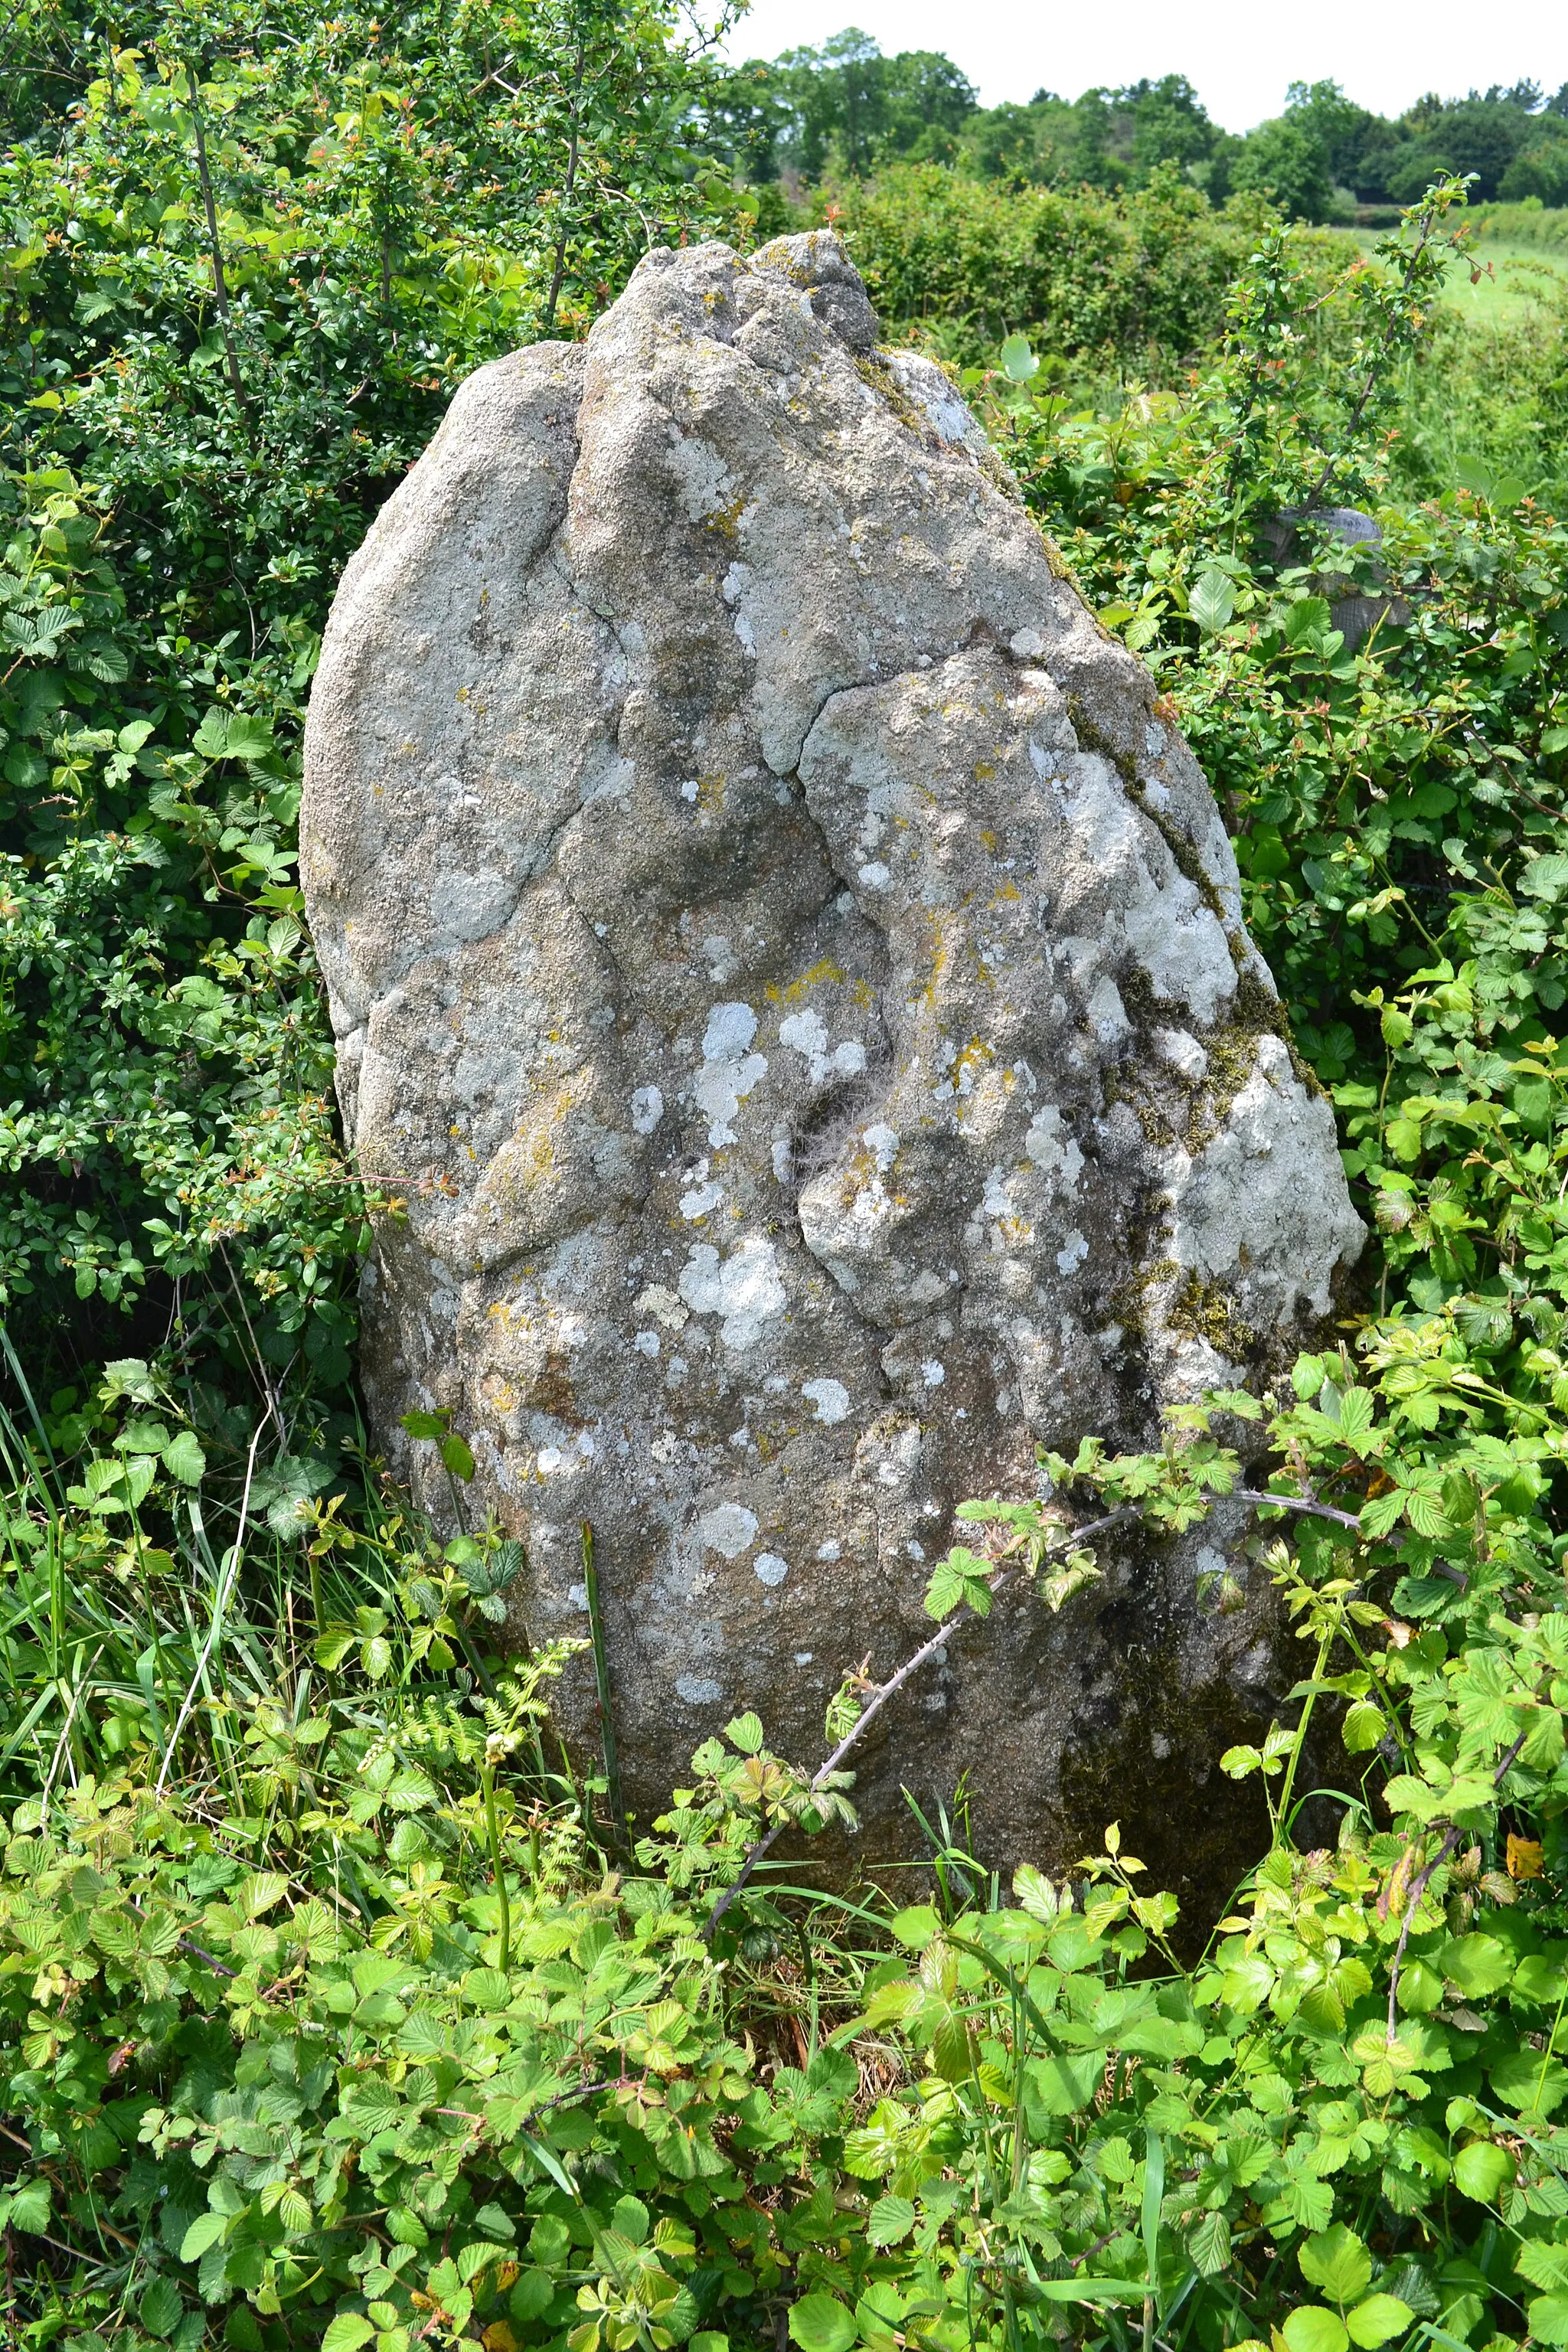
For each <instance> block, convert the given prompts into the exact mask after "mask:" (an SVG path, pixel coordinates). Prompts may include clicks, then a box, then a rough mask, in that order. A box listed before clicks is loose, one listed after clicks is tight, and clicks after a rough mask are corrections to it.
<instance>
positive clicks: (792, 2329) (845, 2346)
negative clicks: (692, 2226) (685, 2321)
mask: <svg viewBox="0 0 1568 2352" xmlns="http://www.w3.org/2000/svg"><path fill="white" fill-rule="evenodd" d="M855 2332H856V2331H855V2322H854V2319H853V2318H852V2317H851V2315H850V2314H849V2313H848V2312H847V2311H846V2309H845V2307H844V2305H842V2304H841V2303H840V2302H838V2300H837V2297H836V2296H834V2295H831V2294H822V2293H821V2292H820V2291H818V2293H816V2294H805V2295H802V2297H801V2298H800V2301H799V2302H798V2303H793V2304H791V2305H790V2313H789V2333H790V2341H791V2343H792V2344H798V2345H799V2347H800V2352H849V2347H850V2345H851V2344H853V2343H854V2341H855ZM322 2352H326V2347H322Z"/></svg>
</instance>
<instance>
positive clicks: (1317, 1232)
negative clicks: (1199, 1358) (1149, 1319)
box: [1167, 1034, 1362, 1322]
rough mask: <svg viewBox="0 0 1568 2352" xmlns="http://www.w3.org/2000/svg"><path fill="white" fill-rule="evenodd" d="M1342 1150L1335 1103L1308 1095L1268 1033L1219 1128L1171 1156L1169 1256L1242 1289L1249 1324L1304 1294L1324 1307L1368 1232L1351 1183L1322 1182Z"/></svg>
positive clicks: (1289, 1307)
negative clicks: (1191, 1150)
mask: <svg viewBox="0 0 1568 2352" xmlns="http://www.w3.org/2000/svg"><path fill="white" fill-rule="evenodd" d="M1333 1148H1334V1121H1333V1113H1332V1111H1331V1109H1330V1108H1329V1106H1328V1104H1327V1103H1326V1102H1325V1101H1324V1100H1323V1098H1322V1097H1321V1096H1314V1095H1309V1094H1308V1092H1307V1090H1306V1088H1305V1087H1303V1086H1302V1084H1301V1082H1300V1079H1299V1078H1298V1077H1297V1076H1296V1074H1295V1071H1294V1070H1293V1069H1292V1068H1291V1066H1290V1056H1289V1052H1288V1050H1287V1049H1286V1046H1285V1045H1284V1044H1283V1042H1282V1040H1281V1039H1279V1037H1276V1036H1274V1035H1272V1034H1265V1035H1264V1036H1261V1037H1260V1038H1259V1039H1258V1050H1257V1055H1256V1057H1255V1059H1254V1062H1253V1066H1252V1074H1251V1076H1249V1077H1248V1079H1247V1083H1246V1085H1245V1086H1244V1087H1242V1088H1241V1090H1240V1092H1239V1093H1238V1094H1237V1096H1236V1097H1235V1099H1234V1101H1233V1102H1232V1103H1231V1105H1230V1108H1229V1110H1228V1111H1227V1113H1226V1122H1225V1125H1224V1127H1223V1128H1222V1129H1220V1131H1219V1133H1218V1134H1217V1135H1216V1136H1215V1137H1214V1138H1213V1139H1212V1140H1211V1141H1210V1142H1209V1143H1208V1144H1207V1145H1206V1146H1205V1149H1204V1150H1203V1152H1202V1153H1201V1154H1200V1155H1199V1157H1198V1158H1197V1160H1192V1159H1190V1158H1189V1157H1188V1155H1187V1154H1186V1153H1185V1152H1184V1151H1183V1150H1180V1149H1179V1148H1178V1149H1176V1150H1173V1151H1172V1152H1171V1153H1170V1155H1169V1157H1168V1162H1167V1169H1168V1179H1169V1189H1168V1192H1167V1199H1168V1202H1169V1206H1170V1235H1171V1238H1170V1251H1171V1255H1172V1256H1173V1258H1175V1259H1176V1261H1177V1263H1178V1264H1179V1265H1184V1266H1186V1267H1189V1268H1191V1270H1192V1271H1193V1272H1194V1274H1196V1275H1197V1276H1198V1277H1199V1279H1200V1281H1203V1282H1205V1283H1219V1284H1222V1285H1226V1286H1229V1287H1231V1288H1233V1289H1234V1290H1235V1291H1236V1293H1237V1297H1238V1298H1239V1300H1240V1302H1241V1306H1242V1311H1243V1313H1244V1315H1245V1317H1246V1318H1247V1320H1248V1321H1249V1322H1259V1321H1265V1320H1268V1321H1272V1320H1274V1319H1276V1318H1283V1317H1285V1316H1287V1315H1289V1314H1290V1313H1291V1312H1292V1311H1294V1310H1295V1308H1296V1307H1297V1305H1298V1302H1299V1301H1303V1300H1304V1301H1305V1302H1306V1303H1307V1304H1308V1305H1309V1306H1310V1307H1311V1308H1312V1310H1313V1311H1314V1312H1315V1313H1316V1314H1319V1315H1326V1314H1327V1313H1328V1312H1329V1308H1330V1306H1331V1292H1330V1277H1331V1275H1332V1273H1333V1270H1334V1267H1335V1265H1337V1264H1339V1263H1341V1262H1342V1260H1345V1259H1352V1258H1353V1257H1354V1256H1355V1255H1356V1253H1357V1251H1358V1249H1359V1247H1360V1244H1361V1239H1362V1227H1361V1223H1360V1220H1359V1219H1358V1218H1357V1216H1356V1214H1355V1212H1354V1211H1353V1210H1352V1207H1351V1205H1350V1202H1349V1199H1348V1198H1347V1196H1346V1194H1345V1192H1344V1190H1343V1187H1342V1186H1339V1185H1334V1184H1331V1183H1326V1182H1325V1181H1323V1172H1322V1171H1323V1168H1324V1164H1325V1160H1326V1158H1327V1156H1328V1154H1329V1153H1331V1151H1332V1150H1333Z"/></svg>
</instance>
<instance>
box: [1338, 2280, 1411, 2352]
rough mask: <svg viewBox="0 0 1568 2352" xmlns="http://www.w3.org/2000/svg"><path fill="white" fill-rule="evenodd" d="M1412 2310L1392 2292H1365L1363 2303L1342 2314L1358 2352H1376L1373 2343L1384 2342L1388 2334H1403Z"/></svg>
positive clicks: (1409, 2321) (1375, 2345) (1388, 2337)
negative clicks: (1358, 2349) (1359, 2349)
mask: <svg viewBox="0 0 1568 2352" xmlns="http://www.w3.org/2000/svg"><path fill="white" fill-rule="evenodd" d="M1414 2318H1415V2313H1414V2312H1413V2311H1412V2310H1411V2308H1410V2305H1408V2304H1407V2303H1401V2301H1400V2299H1399V2297H1398V2296H1397V2295H1396V2294H1369V2295H1368V2297H1367V2299H1366V2301H1365V2302H1364V2303H1358V2304H1357V2305H1356V2307H1355V2309H1354V2310H1353V2311H1352V2312H1350V2313H1348V2314H1347V2315H1346V2317H1345V2326H1346V2328H1347V2329H1348V2330H1349V2333H1350V2339H1351V2342H1352V2344H1359V2345H1360V2346H1361V2347H1362V2352H1376V2347H1377V2346H1378V2345H1380V2344H1386V2343H1387V2342H1388V2341H1389V2339H1390V2337H1391V2336H1403V2335H1404V2333H1405V2329H1406V2328H1407V2327H1408V2326H1409V2325H1410V2323H1411V2321H1412V2320H1413V2319H1414Z"/></svg>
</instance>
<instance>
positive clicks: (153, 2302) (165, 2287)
mask: <svg viewBox="0 0 1568 2352" xmlns="http://www.w3.org/2000/svg"><path fill="white" fill-rule="evenodd" d="M184 2307H185V2305H184V2296H183V2295H182V2294H181V2293H180V2290H179V2288H178V2287H177V2286H176V2285H175V2284H174V2280H173V2279H170V2278H155V2279H154V2280H153V2283H152V2284H151V2285H150V2286H149V2287H148V2289H147V2292H146V2293H145V2294H144V2295H143V2296H142V2301H141V2303H140V2305H138V2306H137V2315H138V2316H139V2318H140V2319H141V2322H142V2326H143V2327H144V2328H145V2329H146V2330H147V2333H148V2335H149V2336H157V2337H158V2339H159V2341H160V2342H164V2341H166V2340H167V2338H168V2337H169V2336H172V2335H173V2334H174V2330H175V2328H176V2327H177V2326H179V2323H180V2315H181V2314H182V2313H183V2312H184Z"/></svg>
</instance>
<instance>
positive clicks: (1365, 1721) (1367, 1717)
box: [1340, 1512, 1388, 1756]
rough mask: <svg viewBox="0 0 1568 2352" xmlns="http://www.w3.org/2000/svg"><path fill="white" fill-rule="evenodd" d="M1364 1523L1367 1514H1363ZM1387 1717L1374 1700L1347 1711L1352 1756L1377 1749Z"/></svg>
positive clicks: (1345, 1730) (1345, 1729) (1344, 1728)
mask: <svg viewBox="0 0 1568 2352" xmlns="http://www.w3.org/2000/svg"><path fill="white" fill-rule="evenodd" d="M1364 1518H1365V1514H1364V1512H1363V1521H1364ZM1387 1721H1388V1719H1387V1717H1385V1715H1384V1712H1383V1709H1382V1708H1381V1707H1380V1706H1378V1705H1377V1704H1376V1702H1375V1701H1374V1700H1373V1699H1369V1698H1359V1699H1357V1700H1356V1702H1355V1704H1354V1705H1353V1706H1348V1707H1347V1708H1346V1709H1345V1719H1344V1722H1343V1723H1342V1725H1341V1727H1340V1738H1342V1740H1343V1742H1344V1744H1345V1747H1346V1748H1347V1750H1348V1751H1349V1753H1350V1754H1351V1755H1352V1756H1360V1755H1363V1754H1364V1753H1365V1752H1366V1750H1367V1749H1368V1748H1375V1747H1376V1746H1377V1743H1378V1741H1379V1740H1380V1739H1381V1738H1383V1735H1384V1730H1385V1729H1386V1728H1387Z"/></svg>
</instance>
